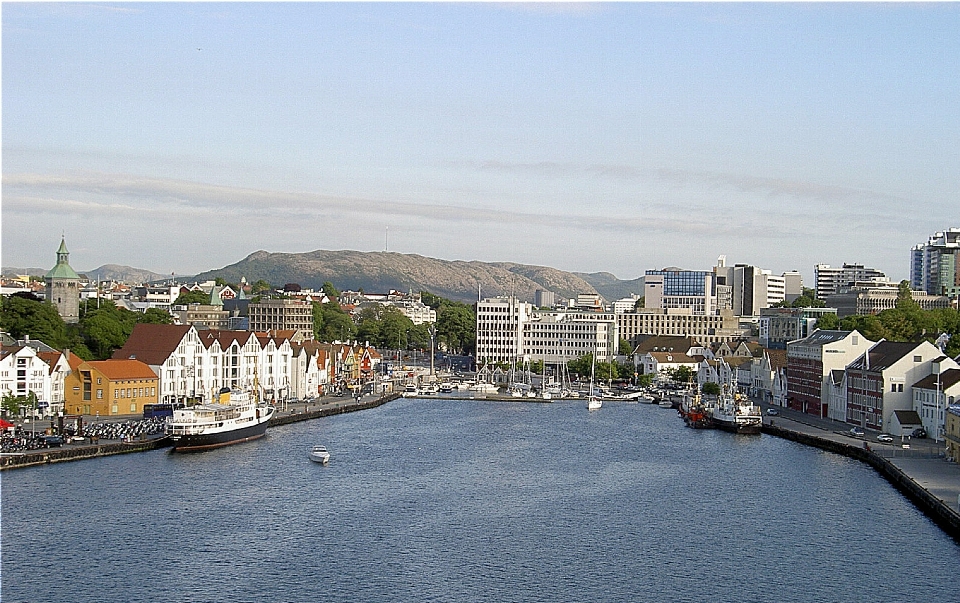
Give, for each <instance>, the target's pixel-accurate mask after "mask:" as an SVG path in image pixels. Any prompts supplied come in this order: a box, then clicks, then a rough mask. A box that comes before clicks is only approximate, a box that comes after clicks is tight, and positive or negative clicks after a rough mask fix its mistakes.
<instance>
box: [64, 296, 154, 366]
mask: <svg viewBox="0 0 960 603" xmlns="http://www.w3.org/2000/svg"><path fill="white" fill-rule="evenodd" d="M98 305H99V307H97V306H98ZM83 309H84V312H83V313H82V316H81V318H80V334H81V337H82V338H83V342H84V343H85V344H86V345H87V347H88V348H89V349H90V350H91V351H92V352H93V355H94V358H96V359H98V360H104V359H107V358H109V357H110V356H112V355H113V352H114V350H116V349H118V348H121V347H123V344H124V343H125V342H126V341H127V338H128V337H130V333H132V332H133V327H134V325H136V324H137V323H138V322H141V321H142V320H143V318H144V315H143V314H140V313H137V312H131V311H130V310H127V309H126V308H120V307H117V305H116V304H114V303H113V302H112V301H110V300H99V301H94V300H87V301H86V302H85V304H84V307H83ZM156 315H157V314H156V313H151V316H150V318H153V317H155V316H156Z"/></svg>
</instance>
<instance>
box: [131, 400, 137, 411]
mask: <svg viewBox="0 0 960 603" xmlns="http://www.w3.org/2000/svg"><path fill="white" fill-rule="evenodd" d="M130 412H131V413H134V412H137V403H136V402H133V403H132V404H130Z"/></svg>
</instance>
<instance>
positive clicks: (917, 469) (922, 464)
mask: <svg viewBox="0 0 960 603" xmlns="http://www.w3.org/2000/svg"><path fill="white" fill-rule="evenodd" d="M762 406H763V408H764V417H763V420H764V424H766V425H776V426H777V427H780V428H781V429H787V430H790V431H796V432H798V433H804V434H807V435H810V436H813V437H817V438H821V439H825V440H832V441H835V442H838V443H842V444H847V445H854V446H858V447H859V446H864V447H869V449H870V451H871V452H873V453H875V454H877V455H878V456H882V457H883V458H885V459H886V460H888V461H889V462H890V463H892V464H893V465H895V466H896V467H897V468H898V469H900V471H902V472H903V473H905V474H906V475H907V476H909V477H910V478H911V479H912V480H913V481H914V482H916V483H917V485H919V486H920V487H921V488H923V489H925V490H927V491H928V492H929V493H930V494H931V495H932V496H934V497H935V498H937V499H938V500H940V501H941V502H942V503H943V504H944V505H945V506H947V507H949V508H950V509H953V510H954V511H960V466H958V465H957V463H953V462H950V461H948V460H946V456H945V455H944V451H945V448H946V445H945V444H944V442H942V441H940V442H936V441H934V440H932V439H930V438H909V437H904V438H899V437H897V438H894V441H893V442H891V443H883V442H879V441H877V435H879V433H880V432H878V431H872V430H869V429H867V430H865V433H864V435H863V436H854V435H852V434H851V433H850V428H851V427H852V426H851V425H850V424H848V423H841V422H839V421H833V420H830V419H824V418H820V417H815V416H812V415H808V414H804V413H801V412H798V411H795V410H790V409H788V408H780V407H777V411H778V412H779V415H777V416H770V415H768V414H767V410H766V409H767V408H769V406H768V405H766V404H763V405H762Z"/></svg>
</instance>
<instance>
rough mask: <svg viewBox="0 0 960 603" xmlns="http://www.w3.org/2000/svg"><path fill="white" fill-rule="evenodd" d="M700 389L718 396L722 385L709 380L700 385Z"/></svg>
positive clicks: (710, 394) (709, 394) (707, 393)
mask: <svg viewBox="0 0 960 603" xmlns="http://www.w3.org/2000/svg"><path fill="white" fill-rule="evenodd" d="M700 391H701V392H702V393H703V394H705V395H708V396H717V395H719V394H720V385H719V384H717V383H714V382H713V381H707V382H706V383H704V384H703V385H702V386H700Z"/></svg>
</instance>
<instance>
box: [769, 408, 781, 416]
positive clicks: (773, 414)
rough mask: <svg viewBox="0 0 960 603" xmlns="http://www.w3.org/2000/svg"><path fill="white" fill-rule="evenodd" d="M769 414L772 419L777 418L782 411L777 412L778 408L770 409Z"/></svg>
mask: <svg viewBox="0 0 960 603" xmlns="http://www.w3.org/2000/svg"><path fill="white" fill-rule="evenodd" d="M767 414H768V415H770V416H771V417H775V416H777V415H779V414H780V411H779V410H777V409H776V408H768V409H767Z"/></svg>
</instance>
